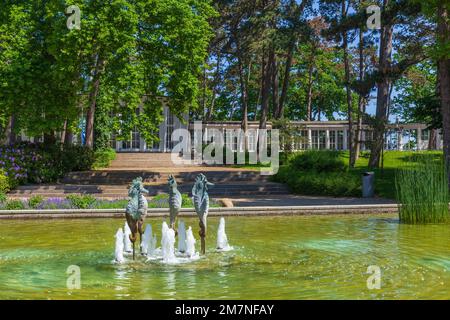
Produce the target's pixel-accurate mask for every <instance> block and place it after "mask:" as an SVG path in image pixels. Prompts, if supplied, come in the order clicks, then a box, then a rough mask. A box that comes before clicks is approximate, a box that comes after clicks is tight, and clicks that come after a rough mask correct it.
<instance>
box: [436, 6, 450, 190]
mask: <svg viewBox="0 0 450 320" xmlns="http://www.w3.org/2000/svg"><path fill="white" fill-rule="evenodd" d="M437 16H438V38H439V41H440V42H441V43H442V44H448V43H449V41H450V23H449V19H450V17H449V12H448V10H447V8H446V6H445V4H444V2H443V1H442V2H440V3H439V5H438V15H437ZM447 55H448V53H444V54H443V56H442V57H441V58H440V59H439V60H438V79H439V91H440V99H441V113H442V131H443V140H444V141H443V150H444V159H445V164H446V165H447V168H448V169H449V170H448V185H449V188H450V59H449V58H448V56H447Z"/></svg>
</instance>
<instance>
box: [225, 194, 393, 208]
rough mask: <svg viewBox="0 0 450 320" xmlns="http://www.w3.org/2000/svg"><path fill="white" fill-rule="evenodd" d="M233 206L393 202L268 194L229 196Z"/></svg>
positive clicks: (380, 199)
mask: <svg viewBox="0 0 450 320" xmlns="http://www.w3.org/2000/svg"><path fill="white" fill-rule="evenodd" d="M230 199H231V200H232V201H233V204H234V206H235V207H286V206H288V207H289V206H322V205H328V206H330V205H331V206H332V205H366V204H395V201H394V200H392V199H384V198H334V197H318V196H301V195H293V194H291V195H273V196H271V195H269V196H254V197H248V198H246V197H230Z"/></svg>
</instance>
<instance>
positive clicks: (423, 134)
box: [420, 129, 430, 141]
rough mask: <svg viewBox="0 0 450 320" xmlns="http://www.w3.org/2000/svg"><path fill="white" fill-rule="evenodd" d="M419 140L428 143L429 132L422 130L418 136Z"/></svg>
mask: <svg viewBox="0 0 450 320" xmlns="http://www.w3.org/2000/svg"><path fill="white" fill-rule="evenodd" d="M420 139H421V140H422V141H428V140H430V130H428V129H423V130H422V132H421V135H420Z"/></svg>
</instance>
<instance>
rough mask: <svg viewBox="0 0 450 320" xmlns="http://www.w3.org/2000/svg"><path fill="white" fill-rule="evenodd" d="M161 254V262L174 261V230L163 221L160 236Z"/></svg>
mask: <svg viewBox="0 0 450 320" xmlns="http://www.w3.org/2000/svg"><path fill="white" fill-rule="evenodd" d="M161 254H162V259H163V262H165V263H172V262H176V257H175V231H174V230H173V229H171V228H169V226H168V225H167V223H166V222H163V225H162V237H161Z"/></svg>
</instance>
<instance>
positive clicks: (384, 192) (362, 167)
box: [341, 151, 442, 199]
mask: <svg viewBox="0 0 450 320" xmlns="http://www.w3.org/2000/svg"><path fill="white" fill-rule="evenodd" d="M430 155H431V156H433V157H434V156H435V157H436V159H438V158H439V157H440V156H441V155H442V151H385V153H384V161H383V168H379V169H374V170H372V171H374V172H375V192H376V194H377V196H380V197H384V198H390V199H394V198H395V174H396V171H397V169H400V168H404V167H410V166H414V165H416V164H417V162H418V161H419V160H420V159H421V158H423V157H428V156H430ZM341 157H342V159H343V160H344V161H345V162H346V163H348V161H349V153H348V152H343V153H342V155H341ZM368 162H369V153H363V156H362V157H360V158H359V159H358V161H357V163H356V165H355V168H354V169H349V172H354V173H355V174H357V175H359V176H360V175H361V174H362V173H363V172H365V171H367V170H368V167H367V165H368Z"/></svg>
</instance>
